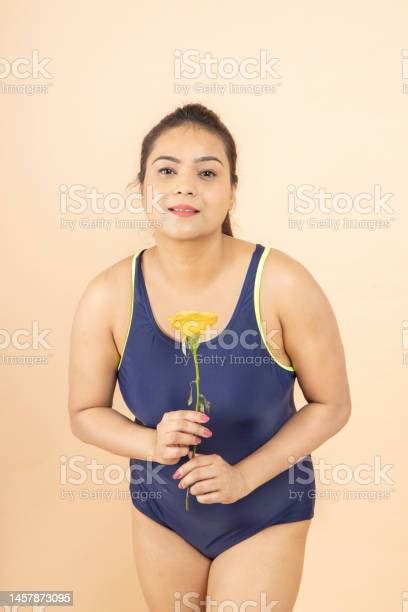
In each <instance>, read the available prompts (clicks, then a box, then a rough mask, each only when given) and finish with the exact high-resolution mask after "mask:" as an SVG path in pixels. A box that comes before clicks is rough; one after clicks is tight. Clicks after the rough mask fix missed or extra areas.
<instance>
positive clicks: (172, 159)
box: [152, 155, 224, 166]
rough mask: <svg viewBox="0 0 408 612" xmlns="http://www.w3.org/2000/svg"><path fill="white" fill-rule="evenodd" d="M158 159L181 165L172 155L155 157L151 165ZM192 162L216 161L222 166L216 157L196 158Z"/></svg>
mask: <svg viewBox="0 0 408 612" xmlns="http://www.w3.org/2000/svg"><path fill="white" fill-rule="evenodd" d="M158 159H167V160H168V161H172V162H175V163H176V164H179V163H181V159H178V157H173V156H172V155H160V156H159V157H156V159H154V160H153V161H152V164H154V162H157V160H158ZM193 161H194V162H195V163H198V162H203V161H217V162H219V163H220V164H221V166H223V165H224V164H223V163H222V161H221V160H220V159H218V157H214V156H213V155H203V156H202V157H196V159H193Z"/></svg>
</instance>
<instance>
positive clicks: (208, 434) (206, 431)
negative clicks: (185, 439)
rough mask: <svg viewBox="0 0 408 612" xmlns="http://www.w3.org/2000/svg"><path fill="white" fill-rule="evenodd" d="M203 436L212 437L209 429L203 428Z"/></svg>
mask: <svg viewBox="0 0 408 612" xmlns="http://www.w3.org/2000/svg"><path fill="white" fill-rule="evenodd" d="M204 435H205V436H212V431H210V430H209V429H207V428H206V427H204Z"/></svg>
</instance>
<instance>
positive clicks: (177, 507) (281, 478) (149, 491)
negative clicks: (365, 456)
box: [117, 243, 315, 559]
mask: <svg viewBox="0 0 408 612" xmlns="http://www.w3.org/2000/svg"><path fill="white" fill-rule="evenodd" d="M145 250H146V249H143V250H142V251H141V252H140V253H139V254H138V255H136V254H135V255H134V256H133V260H132V288H133V303H132V311H131V316H130V321H129V328H128V336H127V339H126V343H125V348H124V350H123V354H122V357H121V360H120V363H119V366H118V372H117V377H118V383H119V387H120V390H121V393H122V396H123V399H124V401H125V403H126V405H127V406H128V408H129V410H130V411H131V412H132V414H133V415H134V416H135V422H136V423H138V424H141V425H145V426H147V427H153V428H155V427H156V426H157V424H158V423H159V421H160V420H161V419H162V416H163V413H164V412H168V411H170V410H181V409H184V408H185V409H187V410H191V409H194V402H193V404H192V405H191V406H188V405H187V397H188V391H189V384H190V381H192V380H194V378H195V373H194V362H193V358H192V356H191V352H190V351H188V352H187V357H188V358H189V359H186V357H185V356H184V354H183V352H182V350H181V348H177V344H176V342H175V341H174V340H173V339H172V338H170V336H168V335H167V334H166V333H164V332H163V331H162V330H161V328H160V327H159V326H158V325H157V323H156V321H155V319H154V316H153V312H152V309H151V306H150V302H149V298H148V295H147V291H146V285H145V282H144V278H143V272H142V268H141V256H142V254H143V252H144V251H145ZM268 252H269V247H264V246H263V245H261V244H258V243H257V244H256V248H255V250H254V252H253V253H252V257H251V260H250V264H249V267H248V269H247V272H246V276H245V279H244V283H243V285H242V289H241V293H240V296H239V300H238V303H237V304H236V307H235V310H234V312H233V314H232V317H231V320H230V322H229V324H228V326H227V327H226V328H225V330H223V331H222V332H221V333H220V334H219V335H217V336H216V337H215V338H212V339H211V340H208V341H207V342H202V343H201V344H200V345H199V348H198V359H199V367H200V388H201V391H202V392H203V393H204V394H205V396H206V397H207V398H208V399H209V400H210V402H211V411H210V415H209V416H210V420H209V421H208V423H207V426H208V427H209V428H210V429H211V431H212V432H213V435H212V437H211V438H202V442H200V443H199V444H198V445H197V452H199V453H217V454H219V455H221V457H223V459H224V460H225V461H227V462H228V463H230V464H232V465H233V464H235V463H237V462H238V461H240V460H241V459H243V458H244V457H246V456H248V455H249V454H251V453H253V452H254V451H255V450H256V449H257V448H259V447H260V446H262V445H263V444H264V443H265V442H267V441H268V440H269V439H270V438H271V437H272V436H273V435H274V434H275V433H276V432H277V431H278V429H279V428H280V427H281V426H282V425H283V424H284V423H285V421H287V420H288V419H289V418H290V417H291V416H292V415H293V414H294V413H295V412H296V408H295V404H294V399H293V387H294V382H295V378H296V373H295V370H294V368H293V367H291V366H287V365H284V364H281V363H279V362H278V361H277V360H276V358H275V357H273V356H272V353H271V352H270V351H269V349H268V347H267V345H266V342H265V329H264V326H263V325H262V324H261V320H260V311H259V287H260V281H261V273H262V269H263V265H264V262H265V259H266V257H267V255H268ZM188 309H189V307H188V305H187V304H186V307H185V310H188ZM213 310H214V312H216V307H215V308H214V309H213ZM173 314H175V313H172V312H169V313H168V315H169V316H170V315H173ZM188 460H189V459H188V457H187V456H185V457H181V459H180V461H179V462H178V463H175V464H173V465H165V464H160V463H157V462H154V461H153V462H152V461H147V460H142V459H136V458H130V471H131V474H132V478H131V480H130V484H129V489H130V494H131V496H132V502H133V504H134V506H135V507H136V508H137V509H138V510H140V511H141V512H143V513H144V514H146V515H147V516H149V517H150V518H151V519H153V520H154V521H156V522H158V523H160V524H161V525H164V526H165V527H167V528H169V529H171V530H173V531H175V532H176V533H177V534H179V535H180V536H181V537H182V538H184V539H185V540H186V541H187V542H189V543H190V544H191V545H192V546H194V547H195V548H196V549H197V550H199V551H200V552H201V553H202V554H204V555H206V556H207V557H208V558H210V559H214V558H215V557H216V556H217V555H219V554H220V553H221V552H223V551H224V550H226V549H227V548H229V547H230V546H233V545H234V544H237V543H238V542H241V541H242V540H244V539H245V538H248V537H249V536H251V535H253V534H255V533H257V532H259V531H261V530H262V529H264V528H265V527H268V526H269V525H274V524H277V523H289V522H292V521H300V520H304V519H309V518H311V517H313V515H314V506H315V479H314V469H313V463H312V458H311V455H306V456H305V457H304V458H303V459H301V460H299V461H298V462H297V463H295V464H294V465H292V467H289V468H288V469H287V470H285V471H284V472H281V473H280V474H278V475H277V476H275V477H274V478H272V479H271V480H269V481H267V482H266V483H264V484H262V485H261V486H259V487H257V488H256V489H255V490H254V491H252V492H251V493H250V494H249V495H247V496H246V497H244V498H241V499H239V500H238V501H236V502H235V503H232V504H221V503H212V504H200V503H199V502H198V501H197V499H196V498H195V496H194V495H193V494H190V510H189V511H186V510H185V496H186V491H185V489H179V488H178V482H179V481H178V480H174V479H173V478H172V474H173V473H174V472H175V471H176V470H177V468H178V467H179V466H180V465H182V464H183V463H185V462H186V461H188ZM149 466H150V468H151V469H150V470H149V469H148V467H149Z"/></svg>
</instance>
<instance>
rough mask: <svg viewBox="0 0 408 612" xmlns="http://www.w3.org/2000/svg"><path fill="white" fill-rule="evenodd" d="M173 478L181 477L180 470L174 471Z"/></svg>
mask: <svg viewBox="0 0 408 612" xmlns="http://www.w3.org/2000/svg"><path fill="white" fill-rule="evenodd" d="M173 478H180V472H179V471H178V470H177V472H174V474H173Z"/></svg>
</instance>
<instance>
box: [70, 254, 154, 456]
mask: <svg viewBox="0 0 408 612" xmlns="http://www.w3.org/2000/svg"><path fill="white" fill-rule="evenodd" d="M117 273H118V272H115V273H114V272H113V269H112V268H109V269H108V270H105V271H104V272H102V273H101V274H99V275H98V276H97V277H95V278H94V279H93V280H92V281H91V282H90V283H89V284H88V286H87V287H86V289H85V291H84V293H83V295H82V297H81V299H80V301H79V304H78V306H77V309H76V312H75V316H74V320H73V325H72V330H71V339H70V357H69V399H68V411H69V416H70V423H71V431H72V432H73V434H74V435H75V436H76V437H78V438H79V439H80V440H82V441H83V442H86V443H88V444H92V445H94V446H98V447H100V448H103V449H105V450H108V451H110V452H111V453H115V454H116V455H122V456H125V457H135V458H138V459H146V458H147V457H152V456H153V455H152V451H153V448H154V440H155V436H156V430H155V429H152V428H149V427H144V426H143V425H139V424H136V423H134V422H133V421H132V420H131V419H129V418H127V417H126V416H124V415H122V414H121V413H120V412H118V411H117V410H114V409H113V408H112V399H113V393H114V389H115V385H116V373H117V370H116V368H117V364H118V361H119V354H118V351H117V349H116V345H115V342H114V339H113V334H112V318H113V313H114V308H115V297H116V300H117V295H116V296H115V295H114V287H117V283H115V280H116V279H115V278H113V274H117ZM128 274H129V278H130V264H129V271H128Z"/></svg>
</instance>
